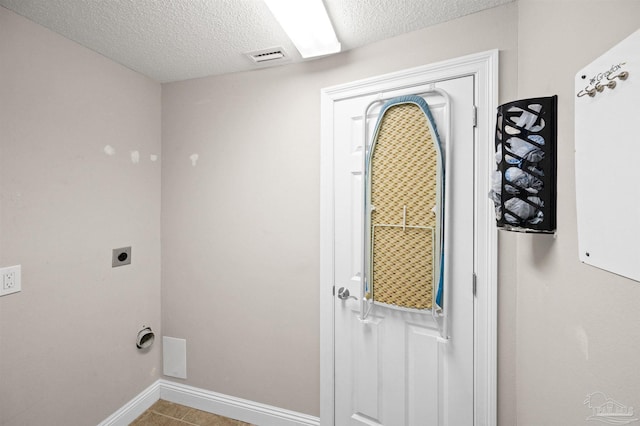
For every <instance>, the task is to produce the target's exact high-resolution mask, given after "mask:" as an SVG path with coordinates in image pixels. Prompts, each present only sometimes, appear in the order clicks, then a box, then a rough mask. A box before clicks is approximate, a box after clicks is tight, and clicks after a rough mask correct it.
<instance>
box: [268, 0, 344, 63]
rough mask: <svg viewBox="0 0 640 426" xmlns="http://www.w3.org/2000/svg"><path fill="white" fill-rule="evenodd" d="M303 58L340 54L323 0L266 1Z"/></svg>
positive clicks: (338, 43) (338, 44)
mask: <svg viewBox="0 0 640 426" xmlns="http://www.w3.org/2000/svg"><path fill="white" fill-rule="evenodd" d="M264 2H265V3H266V4H267V6H268V7H269V9H270V10H271V13H273V16H275V18H276V19H277V20H278V22H279V23H280V25H281V26H282V29H284V31H285V32H286V33H287V35H288V36H289V38H290V39H291V41H292V42H293V44H294V45H295V46H296V48H297V49H298V51H299V52H300V55H302V57H303V58H312V57H314V56H322V55H329V54H331V53H337V52H339V51H340V42H339V41H338V38H337V37H336V33H335V31H334V30H333V26H331V21H330V20H329V15H328V14H327V10H326V9H325V8H324V4H323V3H322V0H264Z"/></svg>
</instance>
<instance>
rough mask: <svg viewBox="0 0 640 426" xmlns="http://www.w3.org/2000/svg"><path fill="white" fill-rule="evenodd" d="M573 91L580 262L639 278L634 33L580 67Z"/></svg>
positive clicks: (638, 62)
mask: <svg viewBox="0 0 640 426" xmlns="http://www.w3.org/2000/svg"><path fill="white" fill-rule="evenodd" d="M625 73H626V74H627V76H626V79H625ZM611 82H614V83H611ZM598 84H599V85H598ZM607 84H610V85H611V86H613V85H614V84H615V87H613V88H611V87H607V86H606V85H607ZM598 89H600V90H598ZM589 93H591V96H590V95H589ZM574 96H575V148H576V155H575V164H576V204H577V216H578V217H577V222H578V246H579V256H580V260H581V261H582V262H584V263H587V264H589V265H592V266H595V267H598V268H601V269H604V270H607V271H610V272H613V273H615V274H618V275H622V276H625V277H628V278H631V279H634V280H636V281H640V30H638V31H636V32H635V33H633V34H632V35H631V36H629V37H628V38H627V39H625V40H623V41H622V42H621V43H619V44H618V45H616V46H615V47H613V48H612V49H611V50H609V51H608V52H606V53H605V54H603V55H602V56H600V57H599V58H598V59H596V60H595V61H593V62H592V63H591V64H589V65H587V66H586V67H585V68H583V69H582V70H580V71H579V72H578V73H577V74H576V77H575V94H574Z"/></svg>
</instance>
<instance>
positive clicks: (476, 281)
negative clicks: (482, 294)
mask: <svg viewBox="0 0 640 426" xmlns="http://www.w3.org/2000/svg"><path fill="white" fill-rule="evenodd" d="M477 291H478V276H477V275H476V274H475V272H474V274H473V297H476V292H477Z"/></svg>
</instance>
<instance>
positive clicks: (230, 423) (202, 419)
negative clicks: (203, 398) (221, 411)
mask: <svg viewBox="0 0 640 426" xmlns="http://www.w3.org/2000/svg"><path fill="white" fill-rule="evenodd" d="M183 420H184V421H185V422H189V423H193V424H195V425H198V426H241V425H247V423H242V422H240V421H238V420H233V419H228V418H226V417H222V416H218V415H216V414H211V413H207V412H206V411H200V410H196V409H192V410H191V411H189V412H188V413H187V414H186V415H185V416H184V418H183Z"/></svg>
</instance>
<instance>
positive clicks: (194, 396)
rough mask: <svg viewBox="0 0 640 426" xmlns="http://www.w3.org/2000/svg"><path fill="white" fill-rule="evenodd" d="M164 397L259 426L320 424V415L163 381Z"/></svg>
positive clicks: (162, 397)
mask: <svg viewBox="0 0 640 426" xmlns="http://www.w3.org/2000/svg"><path fill="white" fill-rule="evenodd" d="M159 382H160V398H161V399H164V400H167V401H171V402H175V403H178V404H182V405H186V406H187V407H191V408H197V409H198V410H203V411H208V412H210V413H215V414H219V415H221V416H225V417H231V418H233V419H237V420H242V421H243V422H248V423H252V424H254V425H258V426H319V425H320V419H319V418H318V417H314V416H309V415H307V414H302V413H297V412H295V411H290V410H285V409H283V408H277V407H273V406H271V405H266V404H260V403H258V402H253V401H248V400H246V399H241V398H235V397H233V396H228V395H223V394H219V393H216V392H211V391H208V390H204V389H198V388H194V387H193V386H187V385H183V384H181V383H176V382H170V381H168V380H162V379H161V380H159Z"/></svg>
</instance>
